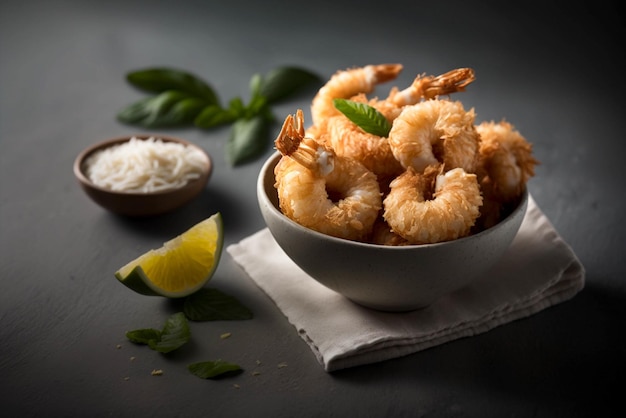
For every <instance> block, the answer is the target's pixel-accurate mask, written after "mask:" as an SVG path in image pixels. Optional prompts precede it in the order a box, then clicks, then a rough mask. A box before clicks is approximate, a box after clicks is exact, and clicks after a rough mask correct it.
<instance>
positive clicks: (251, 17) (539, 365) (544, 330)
mask: <svg viewBox="0 0 626 418" xmlns="http://www.w3.org/2000/svg"><path fill="white" fill-rule="evenodd" d="M503 3H504V2H496V1H488V2H481V3H480V4H472V3H471V2H459V1H442V2H419V1H385V2H379V3H373V2H368V3H360V2H356V3H355V2H352V1H350V2H348V1H341V0H338V1H316V2H305V3H300V2H297V3H289V2H279V1H275V0H270V1H263V2H255V1H228V2H209V1H191V0H178V1H176V2H172V1H158V0H157V1H124V2H122V1H106V2H86V1H72V0H66V1H13V0H8V1H7V0H2V2H0V83H1V84H0V146H1V147H0V193H1V199H0V286H1V287H0V394H1V395H0V396H1V399H2V406H1V407H0V408H2V409H4V410H6V411H9V412H13V413H15V414H16V415H15V416H87V415H89V416H95V417H100V416H102V417H104V416H115V417H122V416H164V417H165V416H167V417H173V416H180V417H190V416H218V417H230V416H234V417H238V416H242V417H243V416H262V417H265V416H272V417H292V416H300V417H309V416H310V417H318V416H324V417H345V416H358V417H383V416H428V417H439V416H444V417H447V416H481V417H485V416H494V417H502V416H516V417H526V416H533V417H547V416H564V417H573V416H581V417H582V416H610V415H611V412H612V411H619V410H620V409H622V408H621V405H622V402H621V401H622V399H621V398H622V392H621V391H620V390H618V385H620V384H621V383H622V382H623V380H624V373H625V371H626V367H625V361H624V354H626V339H625V337H624V335H623V330H624V320H625V319H626V303H625V302H626V300H625V299H626V286H625V284H624V278H625V273H626V268H625V263H624V248H625V247H624V245H625V244H626V239H625V238H624V236H625V233H626V226H625V221H624V217H623V213H624V210H625V209H626V204H625V198H624V192H625V191H626V190H625V186H624V184H625V183H624V179H625V176H624V159H625V151H626V146H625V145H624V142H625V138H624V129H623V120H624V119H623V118H624V105H623V103H624V93H625V85H624V51H625V48H624V46H625V45H624V41H623V39H624V15H623V14H622V13H620V12H618V10H617V2H607V1H604V2H602V1H600V2H598V1H596V2H582V3H580V2H578V3H579V4H577V5H573V4H571V5H570V4H567V5H565V4H564V5H556V4H553V3H550V2H541V3H540V2H537V3H536V4H534V3H533V2H531V3H529V2H517V3H518V4H517V5H507V6H505V7H503V6H502V4H503ZM384 62H400V63H402V64H403V65H404V71H403V73H402V74H401V76H400V78H398V80H396V82H395V84H396V85H399V86H404V85H408V83H409V82H410V81H411V80H412V79H413V78H414V77H415V75H417V74H419V73H426V74H440V73H443V72H446V71H448V70H450V69H453V68H457V67H472V68H474V70H475V71H476V75H477V80H476V81H475V82H474V83H473V84H472V85H470V86H469V88H468V90H467V92H466V93H463V96H462V100H463V103H464V105H465V106H466V107H468V108H470V107H474V109H475V111H476V114H477V120H478V121H480V120H490V119H496V120H499V119H502V118H505V119H506V120H508V121H509V122H511V123H513V124H514V125H515V126H516V127H517V128H518V129H519V130H520V131H521V132H522V133H523V134H524V135H525V136H526V138H527V139H528V140H529V141H531V142H532V143H533V145H534V152H535V156H536V157H537V158H538V159H539V160H540V161H541V165H540V166H538V167H537V170H536V176H535V177H534V178H533V179H532V180H531V182H530V183H529V188H530V191H531V193H532V195H533V197H534V198H535V200H536V201H537V203H538V205H539V206H540V208H541V209H542V210H543V211H544V212H545V214H546V215H547V216H548V218H549V219H550V220H551V221H552V223H553V224H554V225H555V227H556V229H557V231H559V233H560V234H561V235H562V236H563V238H564V239H565V240H566V241H567V242H568V243H569V244H570V245H571V246H572V248H573V250H574V251H575V252H576V254H577V255H578V257H579V258H580V260H581V261H582V263H583V265H584V266H585V268H586V271H587V282H586V287H585V289H584V290H583V291H582V292H581V293H580V294H578V295H577V296H576V297H575V298H574V299H572V300H570V301H568V302H565V303H563V304H560V305H558V306H555V307H552V308H550V309H548V310H546V311H543V312H541V313H539V314H537V315H534V316H532V317H530V318H527V319H523V320H520V321H517V322H514V323H511V324H508V325H506V326H503V327H500V328H496V329H494V330H492V331H490V332H488V333H485V334H482V335H479V336H476V337H472V338H466V339H462V340H457V341H454V342H451V343H448V344H445V345H442V346H438V347H435V348H432V349H429V350H426V351H424V352H420V353H417V354H414V355H411V356H407V357H403V358H399V359H395V360H390V361H386V362H383V363H378V364H373V365H368V366H362V367H358V368H354V369H348V370H344V371H340V372H337V373H333V374H328V373H326V372H324V371H323V369H322V367H321V366H320V365H319V364H318V363H317V362H316V360H315V358H314V356H313V353H312V352H311V351H310V350H309V348H308V347H307V346H306V344H305V343H304V342H303V341H302V340H301V339H300V337H299V336H298V334H297V332H296V330H295V329H294V328H293V327H292V326H291V325H290V324H289V323H288V321H287V320H286V319H285V318H284V317H283V316H282V314H281V313H280V311H279V310H278V309H277V308H276V307H275V306H274V305H273V303H272V302H271V300H269V299H268V298H267V297H266V296H265V295H264V294H263V293H262V292H261V291H260V290H259V289H258V288H257V287H256V286H255V285H254V284H253V283H252V282H251V281H250V280H249V278H248V277H247V276H246V275H245V274H244V273H243V272H242V271H241V270H240V269H239V268H238V267H237V266H236V265H235V264H234V262H233V261H232V260H231V259H230V257H229V256H228V255H227V254H226V253H224V256H223V257H222V261H221V263H220V266H219V268H218V271H217V273H216V275H215V277H214V279H213V281H212V286H214V287H216V288H218V289H220V290H222V291H224V292H227V293H230V294H232V295H233V296H235V297H237V298H238V299H239V300H241V301H242V302H243V303H244V304H246V305H247V306H248V307H250V308H251V309H252V310H253V311H254V313H255V318H254V319H253V320H251V321H231V322H218V323H199V324H192V332H193V336H194V337H193V343H192V344H191V345H190V346H189V347H185V349H184V350H183V351H182V352H180V353H176V354H173V355H170V356H162V355H159V354H158V353H156V352H153V351H151V350H149V349H147V348H146V347H140V346H133V345H132V344H130V343H129V342H128V341H127V340H126V338H125V336H124V333H125V332H126V331H127V330H129V329H137V328H144V327H155V328H157V327H160V326H161V324H162V323H163V321H164V319H165V317H166V316H167V315H168V314H170V313H172V312H174V311H175V310H176V309H177V306H175V304H172V303H169V302H168V301H165V300H162V299H159V298H147V297H143V296H140V295H136V294H133V293H132V292H130V291H128V290H127V289H126V288H124V287H123V286H121V285H120V284H119V283H117V281H116V280H115V279H114V278H113V275H112V273H113V272H114V271H115V270H117V268H119V267H120V266H122V265H123V264H125V263H126V262H128V261H129V260H131V259H132V258H134V257H135V256H137V255H139V254H141V253H143V252H145V251H146V250H148V249H150V248H155V247H157V246H160V244H161V243H162V242H163V241H165V240H167V239H169V238H171V237H173V236H174V235H177V234H179V233H180V232H182V231H183V230H185V229H186V228H188V227H189V226H191V225H192V224H195V223H196V222H198V221H199V220H201V219H204V218H206V217H207V216H209V215H211V214H213V213H214V212H216V211H221V212H222V214H223V216H224V222H225V239H226V245H228V244H229V243H234V242H237V241H239V240H240V239H242V238H244V237H246V236H248V235H250V234H251V233H253V232H256V231H257V230H259V229H261V228H262V227H263V226H264V224H263V221H262V218H261V215H260V213H259V211H258V207H257V204H256V197H255V187H256V186H255V182H256V176H257V174H258V171H259V169H260V166H261V164H262V162H263V160H264V158H263V157H261V158H259V159H258V160H256V161H254V162H251V163H249V164H245V165H243V166H239V167H231V166H230V165H229V164H228V163H227V162H226V160H225V158H224V146H225V143H226V140H227V138H228V134H229V130H228V129H226V128H224V129H217V130H213V131H201V130H197V129H194V128H188V129H186V128H185V129H174V130H161V131H160V132H161V133H167V134H175V135H179V136H181V137H183V138H185V139H188V140H190V141H193V142H194V143H196V144H199V145H201V146H202V147H204V148H205V149H206V150H207V151H208V152H210V153H211V155H212V156H213V159H214V163H215V171H214V173H213V177H212V179H211V181H210V183H209V185H208V187H207V191H206V193H205V194H204V195H202V196H201V197H200V198H199V199H197V200H196V201H194V202H193V203H192V204H190V205H189V206H187V207H185V208H183V209H182V210H180V211H177V212H174V213H172V214H169V215H165V216H162V217H158V218H154V219H146V220H128V219H124V218H119V217H116V216H113V215H111V214H109V213H107V212H105V211H103V210H102V209H101V208H99V207H98V206H96V205H95V204H94V203H92V202H91V201H90V200H88V199H87V197H86V196H85V195H84V194H83V193H82V192H81V191H80V189H79V187H78V185H77V183H76V181H75V179H74V178H73V175H72V163H73V160H74V158H75V157H76V155H77V154H78V153H79V152H80V150H81V149H83V148H84V147H86V146H88V145H90V144H91V143H93V142H96V141H99V140H102V139H106V138H108V137H113V136H118V135H124V134H132V133H136V132H143V131H144V130H143V129H141V128H137V127H132V126H126V125H122V124H120V123H119V122H118V121H116V119H115V114H116V113H117V112H118V111H119V110H121V108H123V107H125V106H126V105H128V104H130V103H131V102H133V101H135V100H137V99H139V98H141V97H143V94H142V93H140V92H138V91H136V90H134V89H133V88H131V87H130V86H129V85H128V84H127V83H126V82H125V80H124V76H125V74H126V73H127V72H129V71H132V70H136V69H141V68H147V67H154V66H168V67H175V68H179V69H184V70H187V71H191V72H193V73H195V74H197V75H198V76H200V77H202V78H204V79H205V80H207V81H209V82H210V83H211V84H212V85H213V87H214V88H215V90H216V91H217V92H218V93H219V94H220V96H221V98H222V100H223V101H224V102H225V101H227V100H229V99H230V98H232V97H235V96H241V97H242V98H243V99H244V101H245V100H247V99H248V92H249V90H248V81H249V79H250V77H251V76H252V75H253V74H254V73H266V72H268V71H270V70H271V69H273V68H275V67H277V66H281V65H299V66H302V67H304V68H307V69H310V70H313V71H315V72H317V73H319V74H320V75H322V76H323V77H324V78H328V77H330V76H331V75H332V74H333V73H334V72H335V71H337V70H339V69H345V68H348V67H352V66H362V65H367V64H376V63H384ZM386 88H387V87H385V89H384V90H383V91H384V92H386V91H387V90H386ZM381 94H384V93H381ZM311 98H312V93H311V94H309V95H305V96H303V97H300V98H298V99H295V100H292V101H289V102H286V103H283V104H280V105H277V106H275V107H274V108H273V111H274V113H275V115H276V117H277V119H278V120H282V119H283V118H284V117H285V116H286V115H287V114H288V113H293V112H294V111H295V110H296V109H297V108H303V109H304V110H305V120H307V121H309V120H310V119H309V118H310V113H309V105H310V100H311ZM277 130H278V126H275V127H274V135H275V134H276V133H277ZM271 152H272V149H271V146H270V144H269V143H268V146H267V151H266V154H265V155H264V157H265V156H268V155H269V154H270V153H271ZM224 332H231V334H232V336H231V338H229V339H227V340H221V339H220V338H219V336H220V335H221V334H222V333H224ZM118 344H119V345H121V348H116V346H117V345H118ZM131 357H135V359H134V360H132V361H131V360H130V358H131ZM220 357H221V358H223V359H226V360H229V361H233V362H236V363H239V364H240V365H241V366H242V367H244V368H245V369H246V372H245V373H244V374H242V375H239V376H236V377H234V378H231V379H226V380H220V381H210V380H208V381H203V380H200V379H198V378H196V377H194V376H192V375H190V374H189V373H188V372H187V371H186V369H185V366H186V365H187V364H189V363H190V362H192V361H202V360H208V359H216V358H220ZM257 361H258V362H260V364H258V363H257ZM280 363H286V364H287V365H288V366H287V367H283V368H279V367H278V366H277V365H278V364H280ZM153 369H163V370H164V374H163V376H160V377H153V376H151V375H150V371H151V370H153ZM252 370H258V371H260V372H261V374H260V375H258V376H252V374H251V371H252ZM126 377H128V378H129V379H128V380H125V378H126ZM235 385H237V386H235Z"/></svg>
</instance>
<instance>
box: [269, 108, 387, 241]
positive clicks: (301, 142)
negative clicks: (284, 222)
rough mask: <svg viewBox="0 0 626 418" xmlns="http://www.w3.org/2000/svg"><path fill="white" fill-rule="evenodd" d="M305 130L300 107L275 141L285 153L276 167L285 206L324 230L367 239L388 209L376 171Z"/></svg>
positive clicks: (305, 222)
mask: <svg viewBox="0 0 626 418" xmlns="http://www.w3.org/2000/svg"><path fill="white" fill-rule="evenodd" d="M304 132H305V131H304V127H303V115H302V110H300V109H299V110H298V111H297V113H296V115H295V116H294V115H288V116H287V118H286V119H285V122H284V124H283V127H282V130H281V131H280V133H279V135H278V137H277V138H276V141H275V145H276V148H277V149H278V150H279V151H280V152H281V154H282V155H283V157H282V158H281V159H280V161H279V163H278V164H277V166H276V168H275V170H274V174H275V177H276V183H275V187H276V189H277V191H278V199H279V204H280V209H281V211H282V212H283V213H284V214H285V215H286V216H288V217H289V218H291V219H292V220H294V221H295V222H298V223H299V224H301V225H302V226H305V227H307V228H310V229H313V230H316V231H318V232H321V233H324V234H327V235H332V236H335V237H339V238H345V239H350V240H358V241H362V240H365V239H366V237H368V236H369V234H370V233H371V231H372V226H373V225H374V222H375V221H376V219H377V218H378V216H379V212H380V210H381V209H382V197H381V193H380V188H379V186H378V181H377V179H376V176H375V175H374V174H373V173H372V172H371V171H369V170H368V169H367V168H365V166H363V165H362V164H361V163H359V162H357V161H355V160H351V159H348V158H345V157H341V156H338V155H336V154H335V152H334V151H333V150H332V148H330V147H328V146H327V145H325V144H324V143H322V142H320V141H316V140H315V139H313V138H309V137H305V136H304Z"/></svg>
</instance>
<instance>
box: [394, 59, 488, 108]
mask: <svg viewBox="0 0 626 418" xmlns="http://www.w3.org/2000/svg"><path fill="white" fill-rule="evenodd" d="M475 79H476V76H475V74H474V70H473V69H471V68H457V69H455V70H452V71H448V72H447V73H444V74H441V75H438V76H430V75H429V76H426V75H423V74H422V75H418V76H417V77H416V78H415V80H414V81H413V84H411V85H410V86H409V87H407V88H406V89H404V90H401V91H393V92H392V93H391V94H390V97H389V99H388V100H390V101H392V102H393V103H395V104H396V105H398V106H405V105H410V104H415V103H417V102H419V101H420V100H421V99H425V100H430V99H435V98H437V97H439V96H447V95H450V94H452V93H458V92H462V91H465V87H467V86H468V85H469V84H470V83H472V82H473V81H474V80H475Z"/></svg>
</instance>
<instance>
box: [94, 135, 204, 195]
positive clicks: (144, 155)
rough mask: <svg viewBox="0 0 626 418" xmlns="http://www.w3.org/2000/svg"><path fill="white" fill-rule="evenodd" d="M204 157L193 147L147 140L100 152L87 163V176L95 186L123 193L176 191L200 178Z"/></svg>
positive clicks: (134, 139) (139, 140)
mask: <svg viewBox="0 0 626 418" xmlns="http://www.w3.org/2000/svg"><path fill="white" fill-rule="evenodd" d="M205 164H206V157H205V156H204V155H203V153H202V152H201V151H200V150H198V149H196V148H194V147H189V146H186V145H184V144H179V143H177V142H167V141H163V140H161V139H160V138H154V137H150V138H148V139H145V140H142V139H139V138H136V137H132V138H131V139H130V141H128V142H124V143H122V144H119V145H114V146H112V147H109V148H106V149H103V150H100V151H97V152H95V153H94V154H93V155H91V156H90V157H89V158H88V159H87V161H86V174H87V177H89V179H90V180H91V181H92V182H93V183H94V184H95V185H97V186H100V187H103V188H106V189H109V190H114V191H124V192H140V193H149V192H158V191H163V190H171V189H177V188H179V187H182V186H184V185H185V184H187V182H189V181H190V180H193V179H197V178H198V177H200V175H201V173H202V170H203V167H204V165H205Z"/></svg>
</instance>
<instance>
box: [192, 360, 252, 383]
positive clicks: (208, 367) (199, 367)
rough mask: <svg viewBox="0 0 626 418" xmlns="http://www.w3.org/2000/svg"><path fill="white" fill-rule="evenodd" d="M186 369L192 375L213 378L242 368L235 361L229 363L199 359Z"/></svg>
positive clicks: (239, 370)
mask: <svg viewBox="0 0 626 418" xmlns="http://www.w3.org/2000/svg"><path fill="white" fill-rule="evenodd" d="M187 369H188V370H189V371H190V372H191V373H192V374H194V375H196V376H198V377H200V378H202V379H213V378H216V377H223V376H224V375H226V374H228V375H230V374H233V373H237V372H241V371H242V369H241V367H239V365H237V364H235V363H229V362H227V361H223V360H216V361H201V362H199V363H193V364H190V365H189V366H187Z"/></svg>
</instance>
